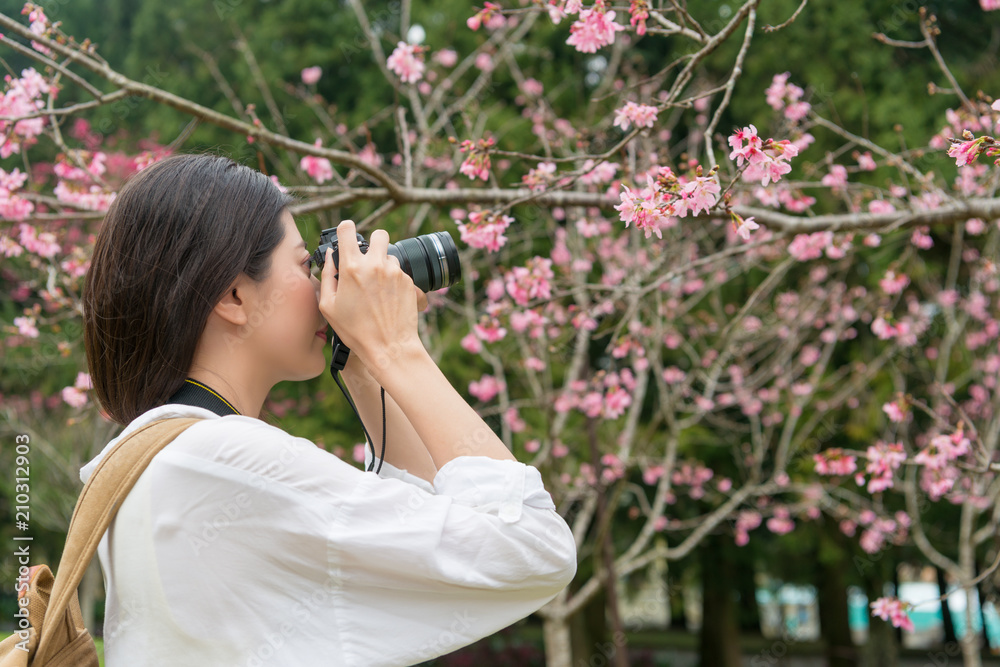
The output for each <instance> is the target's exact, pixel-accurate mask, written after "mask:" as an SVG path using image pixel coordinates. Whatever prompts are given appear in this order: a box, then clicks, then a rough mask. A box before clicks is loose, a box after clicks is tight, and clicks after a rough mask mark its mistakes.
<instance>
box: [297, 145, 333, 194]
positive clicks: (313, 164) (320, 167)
mask: <svg viewBox="0 0 1000 667" xmlns="http://www.w3.org/2000/svg"><path fill="white" fill-rule="evenodd" d="M313 145H314V146H316V147H317V148H319V147H320V146H321V145H322V142H321V141H320V140H319V139H317V140H316V141H315V143H314V144H313ZM299 169H301V170H302V171H304V172H306V173H307V174H309V176H310V177H312V178H313V179H315V180H316V182H317V183H319V184H320V185H322V184H323V183H325V182H326V181H329V180H330V179H331V178H333V165H331V164H330V161H329V160H327V159H326V158H325V157H316V156H315V155H305V156H303V157H302V159H301V160H299Z"/></svg>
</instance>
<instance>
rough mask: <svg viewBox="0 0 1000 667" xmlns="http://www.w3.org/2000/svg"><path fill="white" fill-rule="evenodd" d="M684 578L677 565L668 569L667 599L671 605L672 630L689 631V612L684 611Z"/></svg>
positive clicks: (673, 564) (671, 565)
mask: <svg viewBox="0 0 1000 667" xmlns="http://www.w3.org/2000/svg"><path fill="white" fill-rule="evenodd" d="M684 583H685V582H684V576H683V575H682V574H681V571H680V569H679V568H678V567H677V564H676V563H671V564H670V567H668V568H667V575H666V585H667V598H668V604H669V605H670V629H671V630H687V610H685V609H684Z"/></svg>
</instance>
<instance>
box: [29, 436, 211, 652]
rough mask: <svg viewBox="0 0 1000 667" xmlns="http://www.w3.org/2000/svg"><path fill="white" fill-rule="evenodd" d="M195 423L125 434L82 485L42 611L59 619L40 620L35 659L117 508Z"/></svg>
mask: <svg viewBox="0 0 1000 667" xmlns="http://www.w3.org/2000/svg"><path fill="white" fill-rule="evenodd" d="M198 421H201V418H184V419H179V418H174V419H161V420H159V421H155V422H152V423H149V424H146V425H145V426H142V427H141V428H139V429H137V430H136V431H135V432H133V433H130V434H129V435H128V436H126V437H125V438H123V439H122V440H121V442H119V443H118V444H116V445H115V446H114V448H112V449H111V451H109V452H108V453H107V454H106V455H105V456H104V458H102V459H101V461H100V462H99V463H98V464H97V468H96V469H95V470H94V472H93V474H92V475H91V476H90V479H89V480H87V484H86V485H85V486H84V487H83V492H82V493H81V494H80V499H79V500H77V502H76V509H74V510H73V518H72V519H71V520H70V522H69V531H68V533H67V535H66V546H65V547H64V548H63V553H62V558H60V559H59V569H58V570H56V580H55V583H54V584H53V586H52V596H51V597H50V599H49V606H48V609H46V612H45V617H46V619H55V620H56V621H57V622H56V623H45V622H43V624H42V635H41V638H40V639H39V643H38V655H36V657H35V660H36V661H38V660H40V659H42V658H45V657H46V656H45V655H44V654H45V653H47V651H46V639H47V638H48V637H49V636H50V635H52V634H53V633H54V632H55V631H56V630H57V627H56V626H57V625H58V619H60V618H61V617H62V614H63V612H64V611H65V609H66V607H67V605H69V603H70V600H71V599H72V598H73V596H74V595H75V594H76V592H77V588H78V587H79V586H80V581H81V580H82V579H83V573H84V572H85V571H86V570H87V567H88V566H89V565H90V561H91V560H93V558H94V554H95V553H96V552H97V545H98V544H100V541H101V538H102V537H103V536H104V533H105V531H107V529H108V526H109V525H110V524H111V520H112V519H113V518H114V516H115V513H117V511H118V507H119V506H120V505H121V503H122V502H123V501H124V500H125V497H126V496H128V493H129V491H131V490H132V487H133V486H135V483H136V482H137V481H138V479H139V477H140V476H141V475H142V473H143V471H144V470H145V469H146V467H147V466H148V465H149V463H150V461H152V460H153V457H154V456H156V454H157V453H158V452H159V451H160V450H161V449H163V448H164V447H166V446H167V445H168V444H170V443H171V442H173V440H174V438H176V437H177V436H178V435H180V434H181V433H182V432H183V431H184V430H185V429H187V428H188V427H189V426H191V425H192V424H194V423H195V422H198ZM36 664H45V663H44V662H37V663H36Z"/></svg>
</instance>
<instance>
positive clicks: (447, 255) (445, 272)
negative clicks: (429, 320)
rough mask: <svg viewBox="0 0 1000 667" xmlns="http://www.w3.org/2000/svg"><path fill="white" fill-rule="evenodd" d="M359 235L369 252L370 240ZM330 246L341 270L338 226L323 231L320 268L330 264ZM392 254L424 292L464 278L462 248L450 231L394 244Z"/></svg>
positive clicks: (317, 254)
mask: <svg viewBox="0 0 1000 667" xmlns="http://www.w3.org/2000/svg"><path fill="white" fill-rule="evenodd" d="M357 237H358V238H357V243H358V248H360V249H361V252H362V253H367V252H368V241H366V240H365V237H363V236H362V235H361V234H358V235H357ZM327 248H333V255H332V258H333V265H334V266H336V267H337V269H340V253H339V252H338V250H339V241H338V239H337V228H336V227H333V228H330V229H324V230H323V231H322V232H321V233H320V237H319V247H318V248H316V251H315V252H314V253H313V255H312V261H313V263H314V264H316V265H317V266H318V267H319V268H320V269H322V268H323V265H324V264H325V263H326V249H327ZM388 254H390V255H392V256H393V257H395V258H396V259H398V260H399V266H400V268H402V269H403V272H404V273H406V275H408V276H410V278H412V279H413V284H414V285H416V286H417V287H419V288H420V289H421V290H422V291H424V292H433V291H434V290H439V289H442V288H444V287H451V286H452V285H454V284H455V283H457V282H458V281H459V280H461V279H462V265H461V262H460V261H459V259H458V248H457V247H456V246H455V241H454V240H453V239H452V238H451V234H449V233H448V232H434V233H433V234H424V235H422V236H416V237H414V238H412V239H403V240H401V241H397V242H396V243H390V244H389V248H388Z"/></svg>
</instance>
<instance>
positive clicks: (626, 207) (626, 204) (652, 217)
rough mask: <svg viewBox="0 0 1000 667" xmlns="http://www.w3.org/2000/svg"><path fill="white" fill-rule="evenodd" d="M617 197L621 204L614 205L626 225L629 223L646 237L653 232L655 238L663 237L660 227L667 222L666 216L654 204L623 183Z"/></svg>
mask: <svg viewBox="0 0 1000 667" xmlns="http://www.w3.org/2000/svg"><path fill="white" fill-rule="evenodd" d="M622 189H623V190H624V192H622V193H621V194H620V195H619V197H620V198H621V204H618V205H616V206H615V209H616V210H617V211H619V212H620V217H621V220H622V221H623V222H624V223H625V226H626V227H628V226H629V224H630V223H633V222H634V223H635V226H636V227H638V228H639V229H641V230H643V231H644V232H645V233H646V238H647V239H648V238H649V237H650V236H652V235H653V234H656V236H657V238H663V233H662V231H661V228H662V227H664V226H666V225H667V224H668V216H666V215H664V214H663V213H662V212H661V210H660V209H659V208H657V206H656V204H655V203H653V202H652V201H650V200H649V199H648V198H646V197H643V196H642V195H641V194H639V193H633V192H632V191H631V190H629V189H628V186H625V185H623V186H622Z"/></svg>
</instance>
